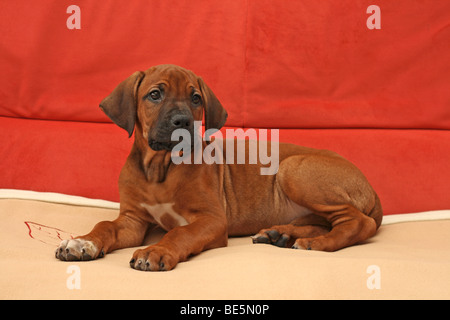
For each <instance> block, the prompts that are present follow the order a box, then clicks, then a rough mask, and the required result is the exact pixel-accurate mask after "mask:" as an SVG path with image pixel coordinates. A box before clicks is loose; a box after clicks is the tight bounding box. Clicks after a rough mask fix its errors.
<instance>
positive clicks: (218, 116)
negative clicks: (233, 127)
mask: <svg viewBox="0 0 450 320" xmlns="http://www.w3.org/2000/svg"><path fill="white" fill-rule="evenodd" d="M198 83H199V86H200V90H201V91H202V94H203V100H204V101H203V108H204V110H205V130H208V129H217V130H219V129H220V128H222V127H223V125H224V124H225V121H227V117H228V113H227V111H226V110H225V109H224V108H223V107H222V104H221V103H220V102H219V100H218V99H217V98H216V96H215V95H214V93H213V92H212V90H211V89H210V88H209V87H208V86H207V85H206V83H205V82H203V79H202V78H200V77H199V78H198Z"/></svg>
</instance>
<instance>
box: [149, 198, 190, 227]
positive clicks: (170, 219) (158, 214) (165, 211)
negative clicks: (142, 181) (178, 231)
mask: <svg viewBox="0 0 450 320" xmlns="http://www.w3.org/2000/svg"><path fill="white" fill-rule="evenodd" d="M141 206H142V207H143V208H145V209H146V210H147V211H148V213H149V214H150V215H151V216H152V217H153V219H155V221H156V223H157V224H159V225H160V226H161V227H163V228H164V229H165V230H166V231H169V230H171V229H173V228H175V227H179V226H185V225H187V224H188V222H187V221H186V219H184V218H183V217H182V216H180V215H179V214H178V213H177V212H176V211H175V210H174V209H173V206H174V203H161V204H159V203H158V204H154V205H148V204H146V203H141Z"/></svg>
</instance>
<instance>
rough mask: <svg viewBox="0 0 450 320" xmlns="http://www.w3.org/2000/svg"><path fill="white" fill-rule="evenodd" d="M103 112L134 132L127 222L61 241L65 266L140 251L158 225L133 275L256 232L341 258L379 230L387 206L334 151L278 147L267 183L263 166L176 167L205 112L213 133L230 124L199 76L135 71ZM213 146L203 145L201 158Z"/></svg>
mask: <svg viewBox="0 0 450 320" xmlns="http://www.w3.org/2000/svg"><path fill="white" fill-rule="evenodd" d="M100 107H101V108H102V110H103V111H104V112H105V113H106V114H107V115H108V116H109V117H110V118H111V120H113V121H114V122H115V123H116V124H117V125H118V126H120V127H121V128H123V129H125V130H126V131H127V132H128V134H129V135H130V137H131V135H132V133H133V130H134V131H135V141H134V145H133V148H132V150H131V153H130V155H129V156H128V159H127V162H126V164H125V166H124V167H123V169H122V172H121V174H120V179H119V191H120V214H119V217H118V218H117V219H116V220H114V221H103V222H100V223H98V224H97V225H96V226H95V227H94V229H93V230H92V231H91V232H90V233H89V234H87V235H84V236H80V237H78V238H76V239H73V240H64V241H62V242H61V244H60V246H59V247H58V249H57V250H56V257H57V258H59V259H61V260H69V261H72V260H91V259H96V258H99V257H102V256H104V254H106V253H108V252H111V251H113V250H116V249H120V248H126V247H135V246H140V245H142V242H143V239H144V236H145V234H146V232H147V230H148V229H149V228H150V227H153V226H155V225H159V226H160V227H162V228H163V229H165V230H166V231H167V233H166V234H165V235H164V237H163V238H162V239H161V241H159V242H158V243H157V244H155V245H151V246H149V247H147V248H145V249H139V250H137V251H136V252H135V253H134V255H133V257H132V259H131V261H130V265H131V267H132V268H134V269H137V270H144V271H158V270H171V269H173V268H174V267H175V266H176V265H177V263H178V262H180V261H185V260H187V259H188V257H189V256H191V255H195V254H198V253H200V252H202V251H204V250H207V249H212V248H217V247H223V246H226V245H227V241H228V236H240V235H251V234H255V233H256V235H255V236H253V242H254V243H270V244H274V245H276V246H280V247H292V248H295V249H299V248H303V249H308V250H310V249H312V250H324V251H335V250H338V249H341V248H344V247H347V246H350V245H353V244H356V243H359V242H362V241H364V240H366V239H368V238H369V237H371V236H373V235H374V234H375V233H376V230H377V228H378V227H379V226H380V224H381V220H382V209H381V204H380V201H379V199H378V196H377V195H376V193H375V192H374V190H373V189H372V187H371V186H370V185H369V183H368V181H367V179H366V178H365V177H364V175H363V174H362V173H361V172H360V171H359V170H358V169H357V168H356V167H355V166H354V165H353V164H351V163H350V162H348V161H347V160H345V159H344V158H342V157H341V156H339V155H337V154H336V153H334V152H331V151H325V150H315V149H310V148H305V147H300V146H296V145H291V144H279V148H277V149H276V151H277V152H278V153H279V154H278V158H279V167H278V172H277V173H276V174H274V175H262V174H261V171H260V169H261V168H262V167H263V166H262V165H261V164H260V163H257V164H227V163H223V164H220V163H212V164H205V163H202V164H195V163H194V162H192V163H191V164H186V163H181V164H175V163H174V161H173V158H172V156H173V154H174V152H173V149H174V147H175V146H176V145H177V143H178V142H177V141H172V133H174V132H175V131H176V130H177V129H184V130H186V131H183V132H188V133H189V134H190V136H191V137H195V132H194V121H201V120H202V117H203V112H204V113H205V127H206V129H212V128H215V129H220V128H221V127H222V126H223V125H224V123H225V120H226V117H227V113H226V111H225V109H224V108H223V107H222V105H221V104H220V102H219V101H218V99H217V98H216V97H215V95H214V93H213V92H212V91H211V89H209V88H208V86H207V85H206V84H205V83H204V82H203V80H202V79H201V78H199V77H197V76H196V75H195V74H194V73H192V72H191V71H188V70H186V69H183V68H181V67H177V66H173V65H161V66H156V67H153V68H150V69H148V70H147V71H145V72H136V73H134V74H133V75H131V76H130V77H129V78H128V79H126V80H124V81H123V82H122V83H120V84H119V85H118V86H117V88H116V89H114V91H113V92H112V93H111V94H110V95H109V96H108V97H106V98H105V99H104V100H103V101H102V102H101V104H100ZM192 139H193V140H194V138H192ZM227 145H228V144H227ZM207 146H208V144H206V143H205V142H204V141H203V142H202V149H201V150H205V148H206V147H207ZM271 146H272V145H271V144H270V143H269V144H268V147H269V148H270V147H271ZM276 146H277V147H278V144H277V145H276ZM234 147H235V149H234V151H238V150H237V147H236V146H234ZM228 150H229V151H230V148H229V149H228ZM223 152H224V155H225V153H226V146H223ZM245 152H249V144H248V142H247V144H246V149H245ZM236 153H237V152H235V154H236ZM177 154H178V155H180V156H181V155H182V154H181V153H180V152H178V153H177ZM188 156H189V157H194V156H195V152H193V153H192V154H191V155H188Z"/></svg>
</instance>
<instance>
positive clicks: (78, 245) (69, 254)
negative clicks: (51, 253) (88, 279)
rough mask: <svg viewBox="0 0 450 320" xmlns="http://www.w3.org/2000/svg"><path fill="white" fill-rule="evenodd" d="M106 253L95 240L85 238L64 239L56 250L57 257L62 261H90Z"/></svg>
mask: <svg viewBox="0 0 450 320" xmlns="http://www.w3.org/2000/svg"><path fill="white" fill-rule="evenodd" d="M104 255H105V254H104V252H103V250H101V251H100V252H99V248H97V246H96V245H95V244H94V242H92V241H89V240H84V239H70V240H63V241H61V243H60V244H59V247H58V248H57V249H56V251H55V257H56V258H57V259H59V260H61V261H88V260H93V259H96V258H101V257H103V256H104Z"/></svg>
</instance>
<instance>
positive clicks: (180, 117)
mask: <svg viewBox="0 0 450 320" xmlns="http://www.w3.org/2000/svg"><path fill="white" fill-rule="evenodd" d="M170 120H171V124H172V126H173V128H174V129H187V128H189V127H190V126H191V125H192V119H191V117H189V116H188V115H184V114H176V115H174V116H173V117H172V118H171V119H170Z"/></svg>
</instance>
